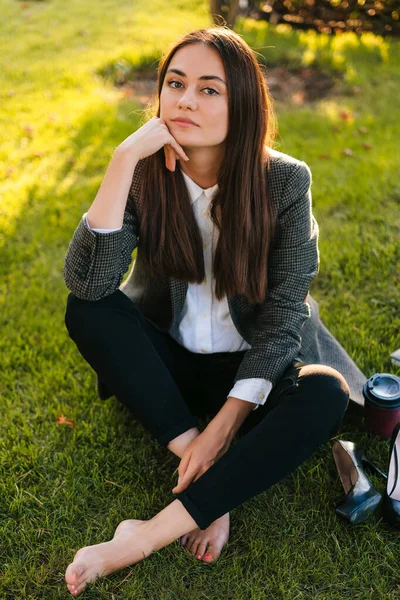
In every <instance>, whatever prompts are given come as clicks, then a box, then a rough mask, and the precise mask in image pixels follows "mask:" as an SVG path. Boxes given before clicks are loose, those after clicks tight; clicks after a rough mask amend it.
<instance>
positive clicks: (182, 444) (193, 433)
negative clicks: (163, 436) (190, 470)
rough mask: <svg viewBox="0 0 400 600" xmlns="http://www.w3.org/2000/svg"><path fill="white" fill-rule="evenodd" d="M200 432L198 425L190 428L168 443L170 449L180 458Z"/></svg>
mask: <svg viewBox="0 0 400 600" xmlns="http://www.w3.org/2000/svg"><path fill="white" fill-rule="evenodd" d="M199 433H200V431H199V430H198V429H197V427H192V428H191V429H188V430H187V431H185V432H184V433H181V435H178V437H176V438H174V439H173V440H171V441H170V442H169V444H168V445H167V448H168V450H170V451H171V452H172V453H173V454H175V455H176V456H178V458H182V456H183V453H184V451H185V450H186V448H187V447H188V446H189V444H190V443H191V442H192V441H193V440H194V439H195V438H196V437H197V436H198V435H199Z"/></svg>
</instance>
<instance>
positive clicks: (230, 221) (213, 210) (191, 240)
mask: <svg viewBox="0 0 400 600" xmlns="http://www.w3.org/2000/svg"><path fill="white" fill-rule="evenodd" d="M198 43H201V44H205V45H207V46H208V47H209V48H211V49H214V50H216V51H217V52H218V54H219V55H220V57H221V59H222V62H223V65H224V68H225V73H226V76H227V88H228V107H229V108H228V134H227V137H226V139H225V153H224V156H223V159H222V164H221V167H220V170H219V173H218V176H217V183H218V190H217V192H216V194H215V196H214V197H213V200H212V204H211V206H210V215H211V219H212V221H213V223H214V224H215V226H216V227H218V230H219V239H218V244H217V247H216V250H215V256H214V264H213V276H214V277H215V281H216V283H215V294H216V297H217V299H218V300H222V299H223V298H224V296H225V295H226V296H227V297H230V296H232V295H233V294H244V295H245V296H246V297H247V299H248V301H249V302H250V303H252V304H253V303H261V302H262V301H263V300H264V298H265V295H266V292H267V267H268V254H269V250H270V248H271V244H272V243H273V237H274V231H275V222H276V215H275V211H274V209H273V205H272V201H271V198H270V193H269V190H268V185H267V184H268V177H267V172H266V171H267V169H268V168H269V156H268V147H269V146H270V141H271V140H272V138H273V136H274V135H275V115H274V112H273V107H272V101H271V98H270V95H269V92H268V87H267V84H266V81H265V75H264V74H263V68H262V66H260V65H259V63H258V61H257V59H256V57H255V53H254V52H253V50H252V49H251V48H250V47H249V46H248V45H247V43H246V42H245V41H244V40H243V39H242V38H241V37H240V36H239V35H238V34H237V33H235V32H233V31H232V30H231V29H229V28H228V27H226V26H217V27H211V28H209V29H201V30H198V31H193V32H191V33H188V34H186V35H185V36H184V37H183V38H181V39H180V40H179V41H178V42H176V43H175V44H174V45H173V47H172V48H171V49H170V50H169V52H168V54H167V55H166V56H164V57H163V58H162V59H161V61H160V63H159V66H158V70H157V75H158V84H157V105H156V116H157V117H159V116H160V95H161V90H162V87H163V84H164V78H165V74H166V71H167V69H168V66H169V63H170V62H171V59H172V57H173V56H174V54H175V53H176V52H177V51H178V50H179V49H180V48H183V47H184V46H186V45H188V44H198ZM176 164H177V166H176V169H175V171H174V172H171V171H169V170H168V169H167V168H166V166H165V154H164V149H163V148H161V149H160V150H159V151H158V152H156V153H154V154H153V155H151V156H149V157H147V158H146V159H144V163H143V170H142V178H141V182H140V186H141V187H140V214H141V217H140V232H139V243H138V252H140V254H141V258H142V260H143V262H144V264H145V267H146V269H148V271H149V275H150V277H156V276H157V275H162V276H165V277H173V278H176V279H180V280H185V281H187V282H190V283H202V281H203V280H204V278H205V269H204V258H203V240H202V236H201V232H200V230H199V227H198V224H197V222H196V218H195V216H194V212H193V208H192V205H191V202H190V197H189V193H188V191H187V188H186V184H185V181H184V178H183V175H182V172H181V170H180V167H179V163H178V161H177V163H176Z"/></svg>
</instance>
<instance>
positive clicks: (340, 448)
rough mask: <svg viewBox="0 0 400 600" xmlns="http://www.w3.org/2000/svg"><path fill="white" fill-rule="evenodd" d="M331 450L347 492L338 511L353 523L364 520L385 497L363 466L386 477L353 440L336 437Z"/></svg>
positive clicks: (337, 508) (336, 510) (336, 509)
mask: <svg viewBox="0 0 400 600" xmlns="http://www.w3.org/2000/svg"><path fill="white" fill-rule="evenodd" d="M332 452H333V458H334V460H335V463H336V468H337V470H338V473H339V477H340V480H341V482H342V485H343V489H344V492H345V494H346V499H345V501H344V502H342V503H341V504H338V506H337V507H336V508H335V512H336V513H337V514H338V515H340V516H341V517H343V518H344V519H347V520H348V521H350V523H352V524H353V525H357V524H358V523H363V521H365V520H366V519H367V518H368V517H369V515H370V514H371V513H372V512H373V511H374V510H375V509H376V508H377V507H378V505H379V503H380V502H381V500H382V494H381V493H380V492H378V490H377V489H376V487H375V486H373V485H372V483H371V482H370V480H369V479H368V477H367V476H366V474H365V471H364V468H363V465H365V466H368V467H369V468H370V469H371V470H373V471H375V472H376V473H379V474H380V475H382V476H383V477H386V474H385V473H383V472H382V471H381V470H380V469H378V467H377V466H376V465H374V463H372V462H371V461H370V460H369V459H368V458H367V457H366V456H365V452H364V450H363V449H362V448H360V447H357V446H356V444H355V443H354V442H350V441H345V440H335V441H334V442H333V446H332ZM399 504H400V503H399Z"/></svg>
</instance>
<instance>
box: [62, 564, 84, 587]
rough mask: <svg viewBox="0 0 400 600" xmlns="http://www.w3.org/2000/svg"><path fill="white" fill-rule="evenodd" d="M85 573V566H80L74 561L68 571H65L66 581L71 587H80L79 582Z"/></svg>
mask: <svg viewBox="0 0 400 600" xmlns="http://www.w3.org/2000/svg"><path fill="white" fill-rule="evenodd" d="M84 571H85V567H84V565H82V564H79V563H78V562H76V561H75V560H74V561H73V562H72V563H71V564H70V565H68V567H67V570H66V571H65V581H66V582H67V584H70V585H74V586H77V585H79V583H80V581H79V580H80V579H81V577H82V575H83V573H84Z"/></svg>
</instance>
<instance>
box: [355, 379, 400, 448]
mask: <svg viewBox="0 0 400 600" xmlns="http://www.w3.org/2000/svg"><path fill="white" fill-rule="evenodd" d="M363 395H364V398H365V403H364V414H365V420H366V422H367V425H368V427H369V429H370V430H371V431H372V433H374V434H375V435H378V436H379V437H380V438H382V439H384V440H388V439H389V438H390V436H391V435H392V431H393V429H394V428H395V426H396V424H397V423H398V422H399V421H400V377H397V375H392V374H391V373H375V375H372V377H370V378H369V379H368V381H367V382H366V384H365V385H364V387H363Z"/></svg>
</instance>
